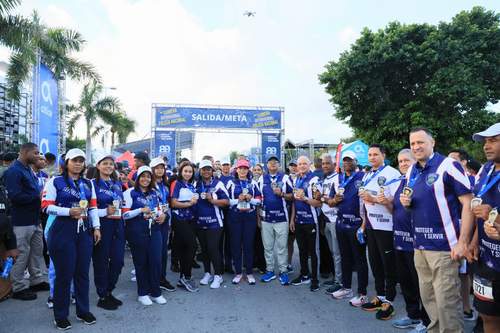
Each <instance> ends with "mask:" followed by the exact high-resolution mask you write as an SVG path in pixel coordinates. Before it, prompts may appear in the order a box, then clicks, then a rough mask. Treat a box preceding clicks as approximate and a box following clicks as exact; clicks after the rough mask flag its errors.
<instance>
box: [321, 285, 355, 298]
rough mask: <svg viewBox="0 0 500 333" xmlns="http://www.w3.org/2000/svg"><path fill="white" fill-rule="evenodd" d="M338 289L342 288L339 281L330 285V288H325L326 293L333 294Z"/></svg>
mask: <svg viewBox="0 0 500 333" xmlns="http://www.w3.org/2000/svg"><path fill="white" fill-rule="evenodd" d="M340 289H342V285H341V284H339V283H335V284H334V285H332V286H330V288H328V289H327V290H326V293H327V294H330V295H333V293H334V292H336V291H339V290H340ZM351 297H352V296H351Z"/></svg>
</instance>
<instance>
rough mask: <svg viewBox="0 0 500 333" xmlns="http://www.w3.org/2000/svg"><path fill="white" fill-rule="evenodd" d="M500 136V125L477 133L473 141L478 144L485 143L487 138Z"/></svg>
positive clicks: (497, 124)
mask: <svg viewBox="0 0 500 333" xmlns="http://www.w3.org/2000/svg"><path fill="white" fill-rule="evenodd" d="M497 135H500V123H496V124H494V125H491V126H490V127H488V129H486V130H485V131H482V132H479V133H476V134H474V135H473V136H472V140H474V141H477V142H483V141H484V139H485V138H491V137H494V136H497Z"/></svg>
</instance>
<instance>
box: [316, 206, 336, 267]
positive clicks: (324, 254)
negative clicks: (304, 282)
mask: <svg viewBox="0 0 500 333" xmlns="http://www.w3.org/2000/svg"><path fill="white" fill-rule="evenodd" d="M326 219H327V217H326V216H325V215H324V214H323V213H321V214H320V215H319V222H320V225H321V224H322V227H323V226H324V224H325V223H326ZM319 272H320V273H321V274H328V275H330V274H331V273H333V276H334V277H335V267H334V265H333V259H332V253H331V252H330V247H329V246H328V241H327V240H326V237H325V235H324V234H321V233H320V234H319Z"/></svg>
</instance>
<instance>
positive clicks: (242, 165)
mask: <svg viewBox="0 0 500 333" xmlns="http://www.w3.org/2000/svg"><path fill="white" fill-rule="evenodd" d="M238 168H247V169H250V163H248V161H247V160H243V159H241V160H238V162H237V163H236V169H238Z"/></svg>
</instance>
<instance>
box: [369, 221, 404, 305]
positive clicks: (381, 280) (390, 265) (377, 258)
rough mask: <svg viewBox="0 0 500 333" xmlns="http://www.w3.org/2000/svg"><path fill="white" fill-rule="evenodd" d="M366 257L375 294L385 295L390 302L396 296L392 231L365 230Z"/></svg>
mask: <svg viewBox="0 0 500 333" xmlns="http://www.w3.org/2000/svg"><path fill="white" fill-rule="evenodd" d="M366 236H367V243H368V258H370V268H371V269H372V273H373V277H374V279H375V290H376V292H377V296H385V298H386V299H387V300H388V301H390V302H392V301H394V299H395V298H396V283H397V274H396V258H395V255H394V245H393V237H394V236H393V232H392V231H384V230H373V229H367V230H366Z"/></svg>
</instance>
